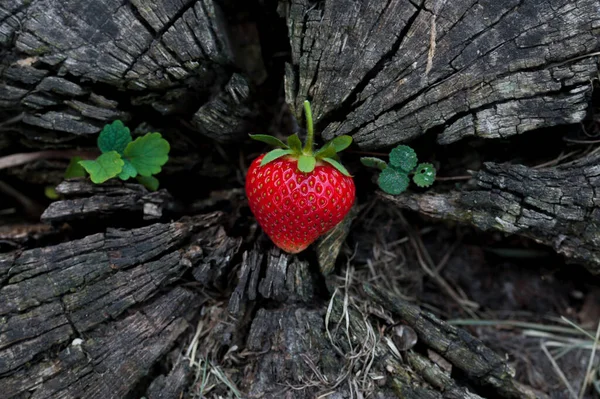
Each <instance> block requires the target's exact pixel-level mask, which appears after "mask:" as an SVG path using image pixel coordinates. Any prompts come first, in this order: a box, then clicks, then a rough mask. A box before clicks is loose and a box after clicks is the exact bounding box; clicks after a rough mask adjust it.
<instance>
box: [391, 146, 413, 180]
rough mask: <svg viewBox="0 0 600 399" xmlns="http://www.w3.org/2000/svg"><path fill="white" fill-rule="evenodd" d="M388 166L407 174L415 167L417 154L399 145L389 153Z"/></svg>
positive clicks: (407, 147)
mask: <svg viewBox="0 0 600 399" xmlns="http://www.w3.org/2000/svg"><path fill="white" fill-rule="evenodd" d="M390 164H391V165H392V166H395V167H396V168H400V169H402V170H403V171H405V172H406V173H408V172H410V171H411V170H413V168H414V167H415V166H417V153H416V152H415V150H413V149H412V148H410V147H409V146H407V145H399V146H398V147H396V148H394V149H393V150H392V151H391V152H390Z"/></svg>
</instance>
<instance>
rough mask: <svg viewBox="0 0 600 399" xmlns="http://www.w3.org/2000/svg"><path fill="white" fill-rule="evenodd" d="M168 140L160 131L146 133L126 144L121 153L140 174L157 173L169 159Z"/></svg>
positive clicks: (150, 174)
mask: <svg viewBox="0 0 600 399" xmlns="http://www.w3.org/2000/svg"><path fill="white" fill-rule="evenodd" d="M170 149H171V147H170V146H169V142H168V141H167V140H165V139H163V138H162V135H161V134H160V133H148V134H146V135H145V136H142V137H138V138H137V139H135V141H132V142H131V143H129V144H127V147H125V151H124V152H123V155H124V156H125V157H126V158H128V159H129V161H130V162H131V164H132V165H133V167H134V168H135V169H136V170H137V172H138V174H140V175H141V176H145V177H148V176H152V175H153V174H156V173H159V172H160V171H161V167H162V166H163V165H164V164H165V163H167V161H168V160H169V155H168V154H169V150H170Z"/></svg>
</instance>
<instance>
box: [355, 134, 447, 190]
mask: <svg viewBox="0 0 600 399" xmlns="http://www.w3.org/2000/svg"><path fill="white" fill-rule="evenodd" d="M360 161H361V162H362V164H363V165H365V166H368V167H370V168H376V169H379V170H380V171H381V172H380V173H379V178H378V179H377V184H378V185H379V187H380V188H381V189H382V190H383V191H385V192H386V193H388V194H392V195H398V194H401V193H403V192H404V191H405V190H406V189H407V188H408V184H409V182H410V179H409V177H408V176H409V175H411V174H412V175H413V177H412V180H413V182H414V183H415V184H416V185H417V186H419V187H429V186H431V185H432V184H433V182H434V181H435V176H436V170H435V167H434V166H433V165H432V164H430V163H421V164H418V165H417V154H416V153H415V151H414V150H413V149H412V148H411V147H409V146H407V145H399V146H397V147H396V148H394V149H392V151H391V152H390V162H389V164H387V163H386V162H385V161H383V160H381V159H379V158H373V157H363V158H361V159H360Z"/></svg>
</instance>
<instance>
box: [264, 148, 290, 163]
mask: <svg viewBox="0 0 600 399" xmlns="http://www.w3.org/2000/svg"><path fill="white" fill-rule="evenodd" d="M293 153H294V151H293V150H290V149H287V150H284V149H282V148H276V149H274V150H271V151H269V152H267V154H266V155H265V157H264V158H263V159H262V161H261V162H260V166H265V165H266V164H268V163H269V162H271V161H274V160H276V159H277V158H281V157H283V156H284V155H290V154H293Z"/></svg>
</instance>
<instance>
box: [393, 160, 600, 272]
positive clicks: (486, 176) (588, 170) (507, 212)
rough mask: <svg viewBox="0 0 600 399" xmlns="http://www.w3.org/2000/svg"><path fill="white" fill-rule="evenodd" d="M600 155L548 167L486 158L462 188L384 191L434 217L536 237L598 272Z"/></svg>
mask: <svg viewBox="0 0 600 399" xmlns="http://www.w3.org/2000/svg"><path fill="white" fill-rule="evenodd" d="M599 160H600V157H599V156H598V155H597V154H595V155H591V156H588V157H586V158H584V159H582V160H580V161H577V162H576V163H574V164H572V165H569V166H557V167H551V168H547V169H532V168H528V167H525V166H523V165H508V164H495V163H487V164H485V167H484V168H483V169H482V170H481V171H479V172H477V173H476V175H475V176H474V179H475V181H474V185H473V187H471V188H467V189H464V190H462V191H460V192H455V191H453V192H449V193H434V192H432V193H425V194H417V193H410V194H405V195H401V196H390V195H386V194H382V196H383V197H384V198H386V199H387V200H389V201H391V202H392V203H394V204H397V205H398V206H401V207H403V208H408V209H411V210H414V211H418V212H420V213H423V214H425V215H428V216H432V217H435V218H442V219H444V220H455V221H458V222H461V223H465V224H470V225H472V226H475V227H477V228H479V229H481V230H486V231H501V232H504V233H508V234H518V235H522V236H525V237H529V238H532V239H534V240H536V241H537V242H540V243H543V244H545V245H548V246H549V247H551V248H553V249H554V250H555V251H556V252H558V253H560V254H563V255H564V256H565V257H566V259H567V260H570V261H573V262H577V263H581V264H583V265H585V266H586V267H587V269H588V270H589V271H591V272H592V273H594V274H598V273H600V237H599V236H598V234H599V232H600V228H599V226H600V208H599V205H600V204H599V201H600V199H599V197H598V190H599V188H600V169H599V167H598V161H599Z"/></svg>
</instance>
